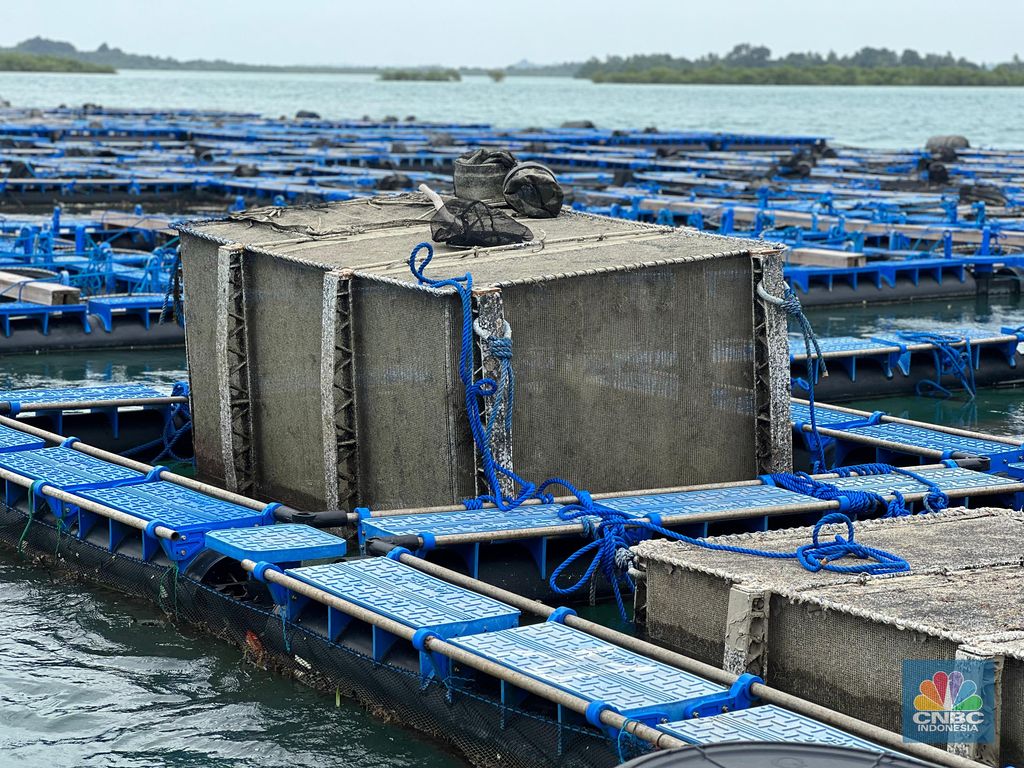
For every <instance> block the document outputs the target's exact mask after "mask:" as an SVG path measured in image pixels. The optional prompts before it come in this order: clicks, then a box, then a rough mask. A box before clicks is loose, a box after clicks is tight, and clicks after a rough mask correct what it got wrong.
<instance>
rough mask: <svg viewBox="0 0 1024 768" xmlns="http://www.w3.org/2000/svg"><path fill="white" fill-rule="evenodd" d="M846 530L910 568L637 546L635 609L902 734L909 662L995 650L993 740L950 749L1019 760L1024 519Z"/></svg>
mask: <svg viewBox="0 0 1024 768" xmlns="http://www.w3.org/2000/svg"><path fill="white" fill-rule="evenodd" d="M1007 501H1008V505H1009V504H1012V503H1013V500H1012V499H1010V500H1007ZM1014 506H1019V503H1018V504H1014ZM854 525H855V532H856V539H857V542H858V543H860V544H864V545H867V546H870V547H875V548H879V549H883V550H885V551H889V552H898V553H900V555H901V556H902V557H904V558H905V559H906V560H907V561H908V562H909V563H910V564H911V566H912V570H911V571H910V572H908V573H905V574H899V575H891V576H882V577H868V578H864V577H858V576H856V575H854V576H850V575H844V574H838V573H830V572H826V571H820V572H810V571H806V570H804V569H801V568H795V567H793V564H792V561H791V560H774V559H765V558H752V557H746V556H743V555H739V554H732V553H727V552H712V551H707V550H702V549H697V548H695V547H686V546H682V545H679V544H676V543H673V542H669V541H664V540H660V541H659V540H651V541H645V542H642V543H641V544H640V545H638V546H637V547H636V548H635V550H634V551H635V552H636V553H637V555H638V556H639V560H640V567H641V569H642V571H643V574H644V589H643V590H642V591H640V592H638V598H637V608H638V611H640V612H641V613H642V614H643V622H644V624H645V627H646V633H647V634H648V636H649V637H650V638H651V639H652V640H653V641H655V642H657V643H659V644H661V645H665V646H668V647H671V648H677V649H678V648H685V649H686V652H687V653H689V654H691V655H693V656H694V657H695V658H698V659H700V660H702V661H705V662H707V663H711V664H715V665H718V666H722V667H724V668H726V669H729V670H730V671H733V672H735V671H737V670H742V671H744V672H752V673H754V674H758V675H761V676H762V677H763V678H764V680H765V682H766V683H767V684H768V685H771V686H775V687H777V688H780V689H782V690H784V691H786V692H788V693H791V694H794V695H797V696H800V697H803V698H806V699H808V700H811V701H814V702H816V703H818V704H821V705H823V706H827V707H832V708H836V709H841V710H842V711H844V712H847V713H849V714H851V715H853V716H854V717H857V718H860V719H862V720H865V721H867V722H870V723H874V724H875V725H879V726H881V727H884V728H887V729H889V730H892V731H896V732H899V731H900V730H901V727H902V708H901V700H902V698H901V697H902V694H903V690H902V683H901V679H902V677H901V665H902V662H903V661H904V660H905V659H929V660H935V661H953V660H957V659H991V660H993V661H994V662H995V663H996V666H997V668H998V669H999V670H1000V673H1001V675H1000V676H997V684H996V707H995V718H996V722H997V726H996V731H997V734H998V737H997V741H996V743H994V744H991V745H986V744H979V745H957V746H958V747H961V748H966V747H968V746H970V747H971V748H972V749H973V751H971V752H969V753H968V755H969V756H970V757H973V758H974V759H977V760H981V761H983V762H986V763H988V764H990V765H1011V764H1014V763H1019V762H1020V761H1021V760H1024V654H1022V652H1021V650H1022V645H1024V644H1022V638H1024V633H1022V632H1020V631H1017V630H1014V629H1012V628H1014V627H1019V615H1020V594H1021V589H1022V587H1024V570H1022V568H1021V560H1020V547H1019V541H1020V534H1021V531H1022V529H1024V514H1021V513H1019V512H1010V511H1006V510H1000V509H987V508H982V509H977V510H966V509H965V510H959V511H956V510H954V511H948V512H945V513H943V514H940V515H918V516H914V517H908V518H902V519H885V520H877V521H865V522H859V523H855V524H854ZM809 536H810V531H809V529H791V530H787V531H771V532H766V533H753V534H742V535H738V536H729V537H721V538H717V539H712V540H711V541H714V542H718V543H728V544H732V545H739V546H743V547H756V548H759V549H762V548H763V549H769V550H776V551H780V552H782V551H786V552H791V551H793V550H794V548H795V547H796V546H798V545H800V544H803V543H805V542H806V541H808V540H809Z"/></svg>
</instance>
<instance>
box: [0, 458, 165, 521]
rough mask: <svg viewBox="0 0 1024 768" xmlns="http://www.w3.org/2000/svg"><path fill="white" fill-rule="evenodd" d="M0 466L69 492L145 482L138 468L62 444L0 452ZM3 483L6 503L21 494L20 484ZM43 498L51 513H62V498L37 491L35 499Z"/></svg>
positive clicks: (41, 499)
mask: <svg viewBox="0 0 1024 768" xmlns="http://www.w3.org/2000/svg"><path fill="white" fill-rule="evenodd" d="M0 467H3V468H4V469H7V470H10V471H11V472H15V473H17V474H19V475H21V476H23V477H27V478H29V479H30V480H38V481H41V482H44V483H46V484H47V485H50V486H52V487H54V488H59V489H61V490H64V491H73V492H78V491H83V490H88V489H95V488H111V487H114V486H119V485H134V484H136V483H144V482H146V475H144V474H142V473H141V472H136V471H135V470H134V469H128V468H127V467H122V466H120V465H119V464H110V463H108V462H106V461H103V460H101V459H97V458H94V457H93V456H88V455H86V454H84V453H81V452H79V451H76V450H73V449H71V448H66V447H64V446H58V447H55V448H42V449H39V450H34V451H18V452H15V453H0ZM4 486H5V488H4V498H5V500H6V502H7V504H9V505H13V504H14V503H16V502H17V500H18V499H20V498H23V497H24V496H25V492H26V491H25V489H24V488H22V487H21V486H18V485H16V484H14V483H12V482H10V481H5V482H4ZM45 501H50V502H51V505H50V508H51V509H52V511H53V513H54V514H55V515H57V516H58V517H61V516H63V515H64V513H65V511H66V510H65V509H64V504H63V503H62V502H56V501H53V500H51V499H49V498H47V497H45V496H43V495H42V494H38V495H37V497H36V502H37V503H39V502H45Z"/></svg>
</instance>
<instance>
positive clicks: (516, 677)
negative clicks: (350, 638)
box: [241, 560, 687, 749]
mask: <svg viewBox="0 0 1024 768" xmlns="http://www.w3.org/2000/svg"><path fill="white" fill-rule="evenodd" d="M241 565H242V568H244V569H245V570H246V571H252V570H253V569H254V568H255V567H256V565H257V564H256V562H254V561H253V560H242V561H241ZM264 578H266V579H267V581H270V582H272V583H274V584H277V585H279V586H282V587H285V588H286V589H290V590H291V591H292V592H295V593H297V594H300V595H302V596H303V597H308V598H309V599H311V600H314V601H316V602H318V603H321V604H323V605H326V606H328V607H330V608H334V609H336V610H339V611H341V612H342V613H344V614H346V615H348V616H351V617H353V618H355V619H358V620H359V621H364V622H366V623H367V624H371V625H373V626H375V627H379V628H380V629H382V630H384V631H385V632H389V633H391V634H393V635H395V636H397V637H401V638H403V639H405V640H412V638H413V635H414V634H415V630H413V629H412V628H410V627H408V626H406V625H405V624H402V623H400V622H397V621H395V620H394V619H389V618H387V617H385V616H381V615H380V614H378V613H375V612H374V611H371V610H368V609H366V608H363V607H362V606H359V605H356V604H355V603H351V602H349V601H348V600H345V599H343V598H340V597H338V596H337V595H332V594H330V593H329V592H325V591H323V590H322V589H318V588H316V587H314V586H312V585H311V584H307V583H306V582H304V581H299V580H298V579H295V578H292V577H291V576H288V575H287V574H284V573H280V572H278V571H273V570H270V569H268V570H266V571H265V572H264ZM423 646H424V648H425V649H426V650H428V651H430V652H431V653H439V654H441V655H442V656H445V657H447V658H449V659H451V660H452V661H455V662H458V663H459V664H462V665H464V666H466V667H471V668H473V669H475V670H477V671H479V672H483V673H484V674H487V675H490V676H491V677H494V678H497V679H498V680H504V681H505V682H507V683H510V684H512V685H514V686H515V687H517V688H520V689H521V690H524V691H527V692H529V693H532V694H534V695H536V696H540V697H542V698H544V699H547V700H548V701H550V702H553V703H555V704H558V705H560V706H563V707H566V708H567V709H571V710H572V711H573V712H578V713H579V714H581V715H585V714H586V711H587V706H588V704H589V703H590V702H588V701H587V700H586V699H582V698H580V697H578V696H574V695H572V694H571V693H567V692H566V691H563V690H561V689H560V688H556V687H555V686H553V685H548V684H547V683H542V682H540V681H539V680H535V679H534V678H532V677H528V676H527V675H524V674H522V673H521V672H516V671H515V670H512V669H509V668H508V667H504V666H502V665H501V664H497V663H495V662H493V661H490V660H488V659H484V658H482V657H480V656H478V655H477V654H475V653H472V652H470V651H466V650H464V649H462V648H459V647H457V646H454V645H452V644H451V643H447V642H445V641H444V640H441V639H440V638H437V637H428V638H427V639H426V640H425V641H424V643H423ZM600 719H601V722H602V723H603V724H604V725H607V726H609V727H611V728H616V729H618V730H625V731H626V732H628V733H631V734H633V735H634V736H636V737H637V738H639V739H642V740H643V741H646V742H647V743H649V744H651V745H652V746H654V747H656V748H658V749H671V748H674V747H684V746H687V744H686V742H684V741H682V740H680V739H677V738H676V737H674V736H670V735H669V734H667V733H663V732H662V731H659V730H657V729H655V728H651V727H650V726H648V725H644V724H643V723H640V722H637V721H636V720H631V719H629V718H626V717H623V716H622V715H620V714H618V713H617V712H612V711H610V710H605V711H603V712H602V713H601V715H600Z"/></svg>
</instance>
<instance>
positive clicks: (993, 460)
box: [790, 400, 1024, 473]
mask: <svg viewBox="0 0 1024 768" xmlns="http://www.w3.org/2000/svg"><path fill="white" fill-rule="evenodd" d="M790 417H791V419H792V421H793V429H794V439H795V443H796V445H798V446H801V445H802V446H803V448H804V449H805V450H807V451H808V452H810V451H811V450H812V449H813V435H812V430H811V424H810V421H811V414H810V410H809V408H808V403H807V401H806V400H793V401H792V404H791V406H790ZM815 417H816V421H817V424H818V434H819V436H820V439H821V441H822V445H823V447H824V449H825V450H826V455H828V456H830V457H831V459H832V464H833V465H835V466H843V465H846V464H856V463H861V462H865V461H873V462H883V463H894V464H900V465H904V466H905V465H908V464H915V463H927V462H933V461H947V460H950V459H960V460H963V459H968V458H969V457H979V458H982V459H984V463H985V469H986V471H988V472H991V473H996V472H1008V471H1009V469H1010V467H1012V466H1013V465H1015V464H1019V463H1020V462H1021V461H1024V443H1022V442H1021V441H1020V440H1019V439H1017V438H1011V437H1002V436H998V435H987V434H985V433H982V432H971V431H969V430H963V429H956V428H954V427H942V426H937V425H934V424H925V423H924V422H919V421H912V420H910V419H902V418H899V417H896V416H889V415H887V414H885V413H883V412H881V411H875V412H874V413H868V412H867V411H858V410H855V409H853V408H844V407H841V406H834V405H821V404H818V405H817V408H816V411H815Z"/></svg>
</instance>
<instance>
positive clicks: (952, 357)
mask: <svg viewBox="0 0 1024 768" xmlns="http://www.w3.org/2000/svg"><path fill="white" fill-rule="evenodd" d="M897 335H898V337H899V338H900V339H901V340H902V341H909V342H911V343H913V344H931V345H932V346H933V347H935V351H934V355H935V380H934V381H932V380H931V379H922V380H921V381H919V382H918V383H917V385H916V386H915V387H914V390H915V391H916V392H917V394H918V395H927V394H931V393H933V392H938V393H939V394H941V395H942V396H944V397H950V396H951V395H952V394H953V393H952V392H950V391H949V390H948V389H947V388H946V387H944V386H942V377H943V376H954V377H955V378H956V380H957V382H958V383H959V384H960V386H961V387H962V388H963V389H964V390H965V391H966V392H967V394H968V395H970V399H972V400H973V399H974V397H975V395H976V394H977V391H978V389H977V386H976V384H975V382H974V362H973V360H972V357H973V355H972V354H971V340H970V338H968V337H966V336H949V335H945V334H941V333H929V332H926V331H901V332H900V333H899V334H897ZM956 344H963V347H962V348H960V347H956V346H954V345H956Z"/></svg>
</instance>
